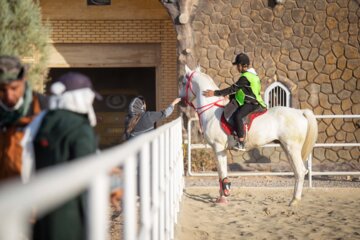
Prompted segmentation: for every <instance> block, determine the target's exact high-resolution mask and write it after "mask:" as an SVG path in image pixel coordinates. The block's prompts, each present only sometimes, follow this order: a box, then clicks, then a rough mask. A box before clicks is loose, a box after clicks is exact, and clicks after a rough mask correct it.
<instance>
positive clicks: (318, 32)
mask: <svg viewBox="0 0 360 240" xmlns="http://www.w3.org/2000/svg"><path fill="white" fill-rule="evenodd" d="M205 5H207V6H206V7H205V10H204V9H201V10H200V13H199V14H197V16H196V18H195V19H196V21H199V22H201V23H196V24H197V25H196V27H195V28H194V29H195V31H198V32H201V34H200V35H199V36H198V38H199V39H197V41H196V43H197V44H198V45H199V46H200V47H199V48H198V49H201V51H202V53H201V56H203V58H204V59H202V58H201V60H200V64H201V65H202V67H203V68H204V69H205V71H206V72H207V73H209V75H211V76H213V77H214V78H216V82H218V84H219V86H220V87H221V88H224V87H227V86H229V85H231V84H232V83H233V82H234V81H236V80H237V79H238V76H239V73H238V72H237V70H236V68H235V67H233V66H232V64H231V62H232V61H233V60H234V57H235V55H236V54H237V53H239V52H244V51H245V52H246V53H248V55H249V56H250V58H251V62H252V65H253V67H255V69H256V71H257V72H258V74H259V76H260V78H261V79H264V81H266V80H267V79H268V80H271V79H273V78H274V76H275V78H276V77H277V79H278V81H281V82H283V80H282V79H290V80H289V81H290V82H292V83H293V85H295V86H297V88H294V89H293V90H291V91H293V93H292V97H296V99H295V100H296V101H298V102H299V106H300V107H301V108H305V107H306V108H310V109H312V110H314V111H315V113H317V114H344V113H346V114H359V111H360V110H359V106H360V103H359V101H360V100H358V99H360V96H359V91H360V83H358V82H360V81H358V79H359V78H360V54H359V41H360V36H359V29H360V20H359V17H360V6H359V4H357V3H354V1H351V0H350V1H349V0H328V1H325V0H317V1H312V0H303V1H300V0H287V1H286V2H285V4H284V5H276V6H275V7H273V8H271V7H269V5H268V1H267V0H252V1H249V0H232V1H225V0H224V1H215V0H209V1H208V3H207V4H205ZM215 12H216V13H215ZM217 13H221V15H219V14H217ZM210 19H211V21H210ZM196 21H195V22H196ZM202 26H204V27H202ZM204 29H207V31H204ZM206 38H207V39H208V41H206ZM204 39H205V42H206V44H203V43H202V42H203V40H204ZM215 46H217V48H216V47H215ZM205 51H207V54H205ZM205 58H208V61H205ZM203 65H204V66H203ZM272 81H273V80H272ZM264 84H266V86H268V85H269V84H270V82H269V83H267V82H266V83H265V82H264ZM314 86H315V87H314ZM295 89H296V90H295ZM263 90H264V89H263ZM293 102H295V101H293ZM333 124H334V123H333V120H331V119H329V120H323V121H321V123H320V124H319V131H320V136H319V139H318V142H331V141H333V142H334V141H339V140H342V141H344V140H346V141H355V139H356V138H355V133H354V132H356V131H354V130H349V127H344V125H345V124H338V123H337V124H336V125H334V126H336V127H337V128H341V129H336V131H331V128H333ZM320 126H321V129H320ZM329 129H330V130H329ZM321 131H322V132H321ZM315 151H317V152H319V151H318V150H315ZM320 151H322V153H316V154H317V155H316V157H315V158H316V161H323V162H327V161H329V162H331V161H337V160H335V158H333V157H332V158H331V159H327V158H326V157H325V158H326V159H327V160H326V161H325V160H324V155H326V154H327V155H328V156H333V155H334V153H333V152H331V151H330V150H328V149H323V150H320ZM332 151H335V150H332ZM278 153H279V152H278V151H275V152H272V153H269V154H270V155H269V156H268V157H269V159H270V161H271V162H275V161H276V158H277V157H278V155H279V154H278ZM335 155H336V154H335ZM252 157H255V156H252ZM258 157H259V158H260V157H261V156H258ZM280 157H281V154H280ZM337 158H339V156H337ZM345 160H348V156H346V157H342V158H341V161H345Z"/></svg>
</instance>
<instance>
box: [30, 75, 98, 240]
mask: <svg viewBox="0 0 360 240" xmlns="http://www.w3.org/2000/svg"><path fill="white" fill-rule="evenodd" d="M51 93H52V96H50V99H49V109H50V110H49V111H47V112H45V113H44V114H43V115H42V116H41V117H42V120H41V121H40V126H39V128H38V131H37V134H36V136H35V139H34V140H33V146H34V153H35V165H36V171H40V170H42V169H45V168H48V167H53V166H55V165H59V164H66V163H69V162H71V161H74V160H76V159H78V158H80V157H83V156H87V155H90V154H94V153H95V152H96V150H97V140H96V137H95V133H94V130H93V126H95V125H96V118H95V113H94V109H93V106H92V104H93V101H94V99H95V97H97V98H100V97H101V96H99V95H98V94H97V93H96V92H94V90H93V89H92V84H91V81H90V79H89V78H88V77H87V76H85V75H83V74H80V73H74V72H69V73H66V74H64V75H63V76H61V77H60V78H59V79H58V80H57V81H56V82H55V83H53V84H52V86H51ZM75 180H76V179H75ZM85 201H86V198H85V193H83V194H81V195H79V196H77V197H76V198H74V199H72V200H70V201H68V202H66V203H65V204H63V205H62V206H60V207H58V208H57V209H55V210H53V211H52V212H50V213H48V214H47V215H45V216H44V217H41V218H40V219H38V220H37V221H36V223H35V226H34V229H33V239H36V240H45V239H46V240H75V239H76V240H78V239H85V238H86V236H85V233H86V231H85V225H86V224H85V217H84V214H85V212H84V211H85Z"/></svg>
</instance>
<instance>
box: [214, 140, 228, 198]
mask: <svg viewBox="0 0 360 240" xmlns="http://www.w3.org/2000/svg"><path fill="white" fill-rule="evenodd" d="M214 151H215V154H216V159H217V170H218V176H219V184H220V191H219V193H220V197H219V198H218V200H217V202H218V203H227V197H228V196H229V195H230V186H231V182H230V180H229V179H228V177H227V155H226V149H224V148H223V147H216V146H215V147H214Z"/></svg>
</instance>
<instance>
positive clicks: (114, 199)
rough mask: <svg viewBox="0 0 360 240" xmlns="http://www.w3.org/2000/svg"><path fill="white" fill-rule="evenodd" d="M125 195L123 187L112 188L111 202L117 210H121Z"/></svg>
mask: <svg viewBox="0 0 360 240" xmlns="http://www.w3.org/2000/svg"><path fill="white" fill-rule="evenodd" d="M123 195H124V193H123V190H122V189H121V188H115V189H114V190H112V192H111V194H110V202H111V204H112V205H113V206H114V208H115V209H116V210H117V211H120V210H121V203H120V201H121V200H122V198H123Z"/></svg>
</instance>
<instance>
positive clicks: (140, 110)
mask: <svg viewBox="0 0 360 240" xmlns="http://www.w3.org/2000/svg"><path fill="white" fill-rule="evenodd" d="M180 101H181V98H175V99H174V101H172V103H171V104H170V105H169V106H168V107H167V108H166V109H164V110H162V111H160V112H153V111H146V103H145V99H144V98H143V97H142V96H138V97H136V98H134V99H133V100H132V101H131V102H130V104H129V112H128V115H127V116H126V118H125V134H124V138H125V140H129V139H131V138H133V137H136V136H138V135H140V134H142V133H145V132H148V131H151V130H153V129H154V124H155V123H156V122H158V121H159V120H161V119H164V118H167V117H168V116H170V115H171V113H172V112H173V111H174V107H175V105H176V104H178V103H179V102H180Z"/></svg>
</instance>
